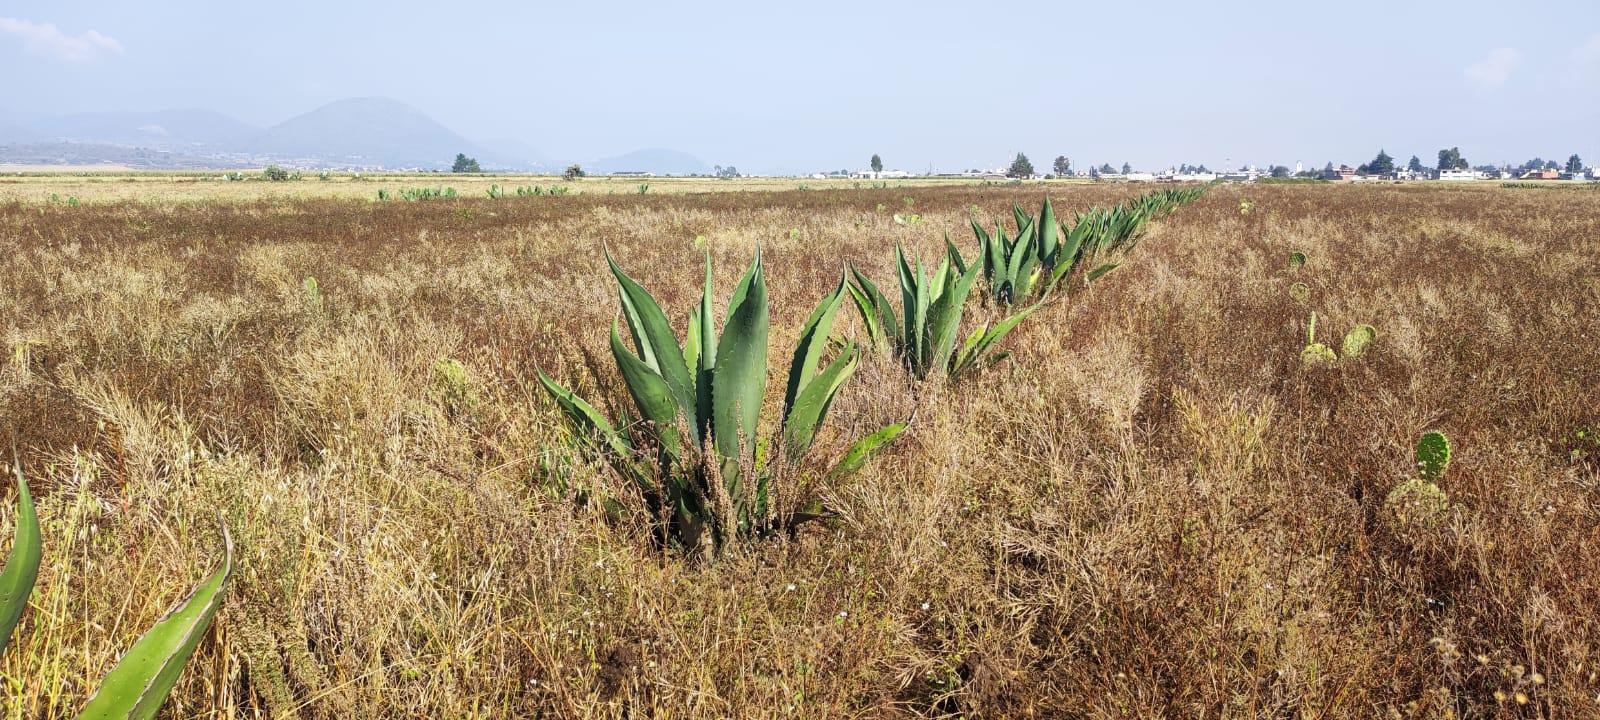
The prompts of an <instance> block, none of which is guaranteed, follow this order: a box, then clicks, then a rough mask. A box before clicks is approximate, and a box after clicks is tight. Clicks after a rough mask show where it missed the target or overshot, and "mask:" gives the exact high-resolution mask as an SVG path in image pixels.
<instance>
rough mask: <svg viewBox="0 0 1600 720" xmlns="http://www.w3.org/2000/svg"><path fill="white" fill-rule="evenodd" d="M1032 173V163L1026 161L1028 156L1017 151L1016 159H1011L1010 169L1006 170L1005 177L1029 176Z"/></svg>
mask: <svg viewBox="0 0 1600 720" xmlns="http://www.w3.org/2000/svg"><path fill="white" fill-rule="evenodd" d="M1032 175H1033V163H1031V162H1028V156H1027V155H1023V154H1022V153H1017V159H1015V160H1012V161H1011V169H1009V170H1007V171H1006V177H1014V178H1021V177H1030V176H1032Z"/></svg>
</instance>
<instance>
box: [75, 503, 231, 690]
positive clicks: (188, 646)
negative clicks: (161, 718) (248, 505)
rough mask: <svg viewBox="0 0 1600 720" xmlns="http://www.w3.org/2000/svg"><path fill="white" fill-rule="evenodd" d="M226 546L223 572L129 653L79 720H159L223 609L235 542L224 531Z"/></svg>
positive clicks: (155, 626)
mask: <svg viewBox="0 0 1600 720" xmlns="http://www.w3.org/2000/svg"><path fill="white" fill-rule="evenodd" d="M222 544H223V558H222V567H221V568H220V569H218V570H217V571H216V573H214V574H212V576H211V577H210V578H207V579H206V581H205V582H202V583H201V584H200V586H199V587H197V588H195V590H194V592H193V593H191V594H190V595H189V598H188V599H187V600H185V601H183V602H182V603H180V604H179V605H178V606H177V607H175V608H173V609H172V610H169V611H168V612H167V614H166V616H165V617H163V618H162V619H161V620H160V621H158V622H157V623H156V624H155V625H154V626H153V627H151V628H150V629H149V630H148V631H147V632H145V634H144V635H143V636H142V637H140V638H139V640H138V641H137V642H135V643H134V644H133V647H132V648H129V650H128V652H127V653H126V654H124V655H123V656H122V659H121V660H119V661H117V666H116V667H114V668H112V669H111V672H110V673H108V674H106V676H105V679H104V680H101V681H100V689H99V690H98V691H96V692H95V694H94V697H91V698H89V702H88V704H86V705H84V707H83V712H82V713H80V714H79V715H78V717H79V718H80V720H87V719H94V720H99V719H102V718H103V719H105V720H111V719H113V718H115V719H116V720H130V719H132V720H148V718H152V717H155V714H156V711H157V710H160V709H161V704H162V703H164V702H166V699H167V693H169V692H171V691H172V685H173V683H176V682H177V681H178V676H179V675H180V674H181V673H182V672H183V666H184V665H185V664H187V663H188V662H189V658H190V657H192V656H193V655H194V650H195V648H196V647H197V646H199V644H200V639H201V638H202V637H204V636H205V632H206V629H207V628H209V627H211V621H212V619H213V618H215V617H216V615H217V609H218V608H219V607H221V606H222V598H223V596H224V595H225V594H226V593H225V590H226V588H227V583H228V576H229V575H230V574H232V572H233V539H232V538H231V537H229V536H228V528H227V527H226V526H224V527H223V528H222Z"/></svg>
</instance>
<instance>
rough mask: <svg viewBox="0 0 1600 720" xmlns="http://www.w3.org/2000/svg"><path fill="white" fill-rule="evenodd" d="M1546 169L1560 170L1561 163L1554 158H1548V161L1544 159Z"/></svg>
mask: <svg viewBox="0 0 1600 720" xmlns="http://www.w3.org/2000/svg"><path fill="white" fill-rule="evenodd" d="M1544 169H1546V170H1560V169H1561V165H1560V164H1558V163H1556V161H1554V160H1546V161H1544Z"/></svg>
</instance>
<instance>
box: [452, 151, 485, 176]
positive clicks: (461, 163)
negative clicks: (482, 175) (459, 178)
mask: <svg viewBox="0 0 1600 720" xmlns="http://www.w3.org/2000/svg"><path fill="white" fill-rule="evenodd" d="M450 172H453V173H475V172H483V168H480V167H478V159H477V158H469V157H467V154H466V153H456V162H455V164H454V165H451V166H450Z"/></svg>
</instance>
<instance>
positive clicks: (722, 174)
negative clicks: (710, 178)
mask: <svg viewBox="0 0 1600 720" xmlns="http://www.w3.org/2000/svg"><path fill="white" fill-rule="evenodd" d="M717 177H719V178H724V179H733V178H736V177H739V168H736V167H734V166H732V165H729V166H727V167H721V166H718V167H717Z"/></svg>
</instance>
